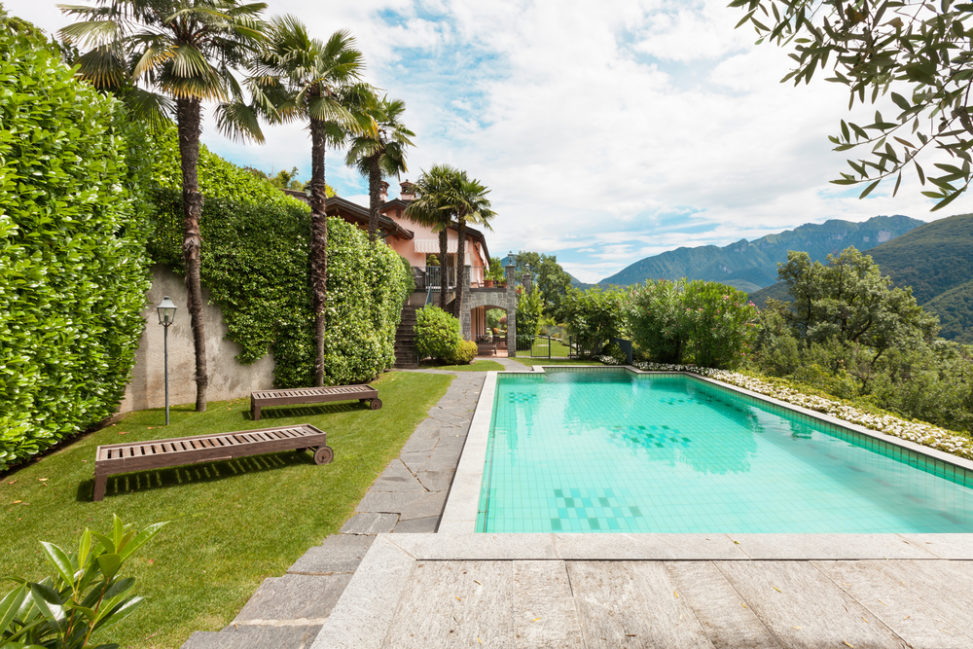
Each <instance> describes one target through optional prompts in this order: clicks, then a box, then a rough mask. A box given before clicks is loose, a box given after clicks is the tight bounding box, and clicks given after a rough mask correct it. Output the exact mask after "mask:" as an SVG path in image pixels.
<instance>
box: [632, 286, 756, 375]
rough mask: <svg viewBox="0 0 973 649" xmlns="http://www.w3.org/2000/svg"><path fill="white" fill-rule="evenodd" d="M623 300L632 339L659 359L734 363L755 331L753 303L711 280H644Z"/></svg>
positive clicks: (715, 364) (717, 364)
mask: <svg viewBox="0 0 973 649" xmlns="http://www.w3.org/2000/svg"><path fill="white" fill-rule="evenodd" d="M629 305H630V306H629V308H628V312H627V315H628V323H629V328H630V330H631V332H632V337H633V339H634V342H635V344H636V345H638V347H639V348H640V349H641V350H642V351H643V352H644V353H646V354H647V355H648V358H649V360H652V361H655V362H659V363H683V362H693V363H695V364H696V365H700V366H703V367H719V368H729V367H735V366H736V365H738V364H739V363H740V362H741V361H742V360H743V358H744V357H745V354H746V350H747V349H748V348H749V344H750V342H751V340H752V339H753V336H754V333H755V332H754V320H755V319H756V317H757V309H756V307H754V306H753V304H752V303H749V302H748V301H747V296H746V295H745V294H744V293H743V292H741V291H738V290H736V289H735V288H732V287H730V286H726V285H724V284H719V283H716V282H704V281H702V280H692V281H686V280H678V281H675V282H669V281H666V280H659V281H651V280H650V281H647V282H646V283H645V284H644V285H642V286H639V287H637V288H636V289H634V290H633V291H632V293H631V300H630V303H629Z"/></svg>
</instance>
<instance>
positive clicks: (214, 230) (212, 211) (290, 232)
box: [150, 132, 413, 387]
mask: <svg viewBox="0 0 973 649" xmlns="http://www.w3.org/2000/svg"><path fill="white" fill-rule="evenodd" d="M152 148H153V151H154V153H153V160H154V161H155V167H154V169H153V171H152V174H153V179H154V180H155V182H156V183H157V189H156V190H155V192H154V194H153V204H154V205H155V208H156V209H155V210H154V212H153V215H152V222H153V225H154V227H153V235H152V240H151V245H150V249H151V250H152V252H153V254H154V256H155V257H156V258H157V259H159V260H161V261H163V262H165V263H167V264H168V265H170V266H172V267H173V268H175V269H177V270H179V271H181V269H182V255H181V252H180V251H181V245H182V212H181V207H180V205H181V202H180V201H181V193H180V191H179V190H178V186H179V185H178V184H177V183H179V182H180V177H179V175H178V174H179V167H178V160H179V158H178V153H177V151H176V142H175V139H174V134H173V133H172V132H169V133H166V134H164V135H163V136H159V137H156V138H154V139H153V141H152ZM199 167H200V186H201V187H202V190H203V194H204V195H205V197H206V198H205V202H204V203H203V214H202V217H201V218H200V232H201V234H202V236H203V242H204V243H203V248H202V269H201V274H202V281H203V286H204V287H206V288H207V289H208V290H209V291H210V295H211V297H212V299H213V301H214V302H215V303H216V304H218V305H219V306H220V308H221V309H222V312H223V318H224V320H225V322H226V325H227V332H228V337H229V338H230V339H231V340H233V341H235V342H237V343H239V344H240V346H241V348H242V349H241V352H240V355H239V357H238V360H240V362H243V363H251V362H254V361H256V360H257V359H259V358H261V357H263V356H264V355H266V354H267V353H268V352H269V353H272V354H273V356H274V363H275V364H274V383H275V385H277V386H278V387H295V386H301V385H311V381H312V378H313V375H314V372H313V367H314V333H313V317H312V314H311V295H310V289H309V288H308V276H309V273H310V261H309V248H308V237H309V229H310V221H309V214H310V210H309V208H308V206H307V205H306V204H305V203H303V202H302V201H299V200H296V199H293V198H290V197H289V196H287V195H285V194H284V193H283V192H281V191H280V190H279V189H277V188H276V187H274V186H273V185H272V184H270V183H269V182H268V181H266V180H264V179H261V178H258V177H256V176H254V175H253V174H250V173H248V172H247V171H245V170H244V169H241V168H238V167H235V166H234V165H232V164H230V163H228V162H226V161H225V160H222V159H221V158H219V157H218V156H216V155H214V154H212V153H210V152H209V151H207V150H206V149H205V147H203V148H202V149H201V151H200V165H199ZM406 266H407V264H406V263H404V260H403V259H402V257H401V256H399V255H398V254H397V253H395V252H394V251H393V250H392V249H390V248H389V247H388V246H385V245H377V246H373V245H371V244H370V243H369V242H368V236H367V235H366V234H365V233H363V232H362V231H361V230H359V229H358V228H356V227H355V226H353V225H351V224H349V223H346V222H345V221H342V220H341V219H338V218H329V219H328V284H327V287H328V303H327V318H326V323H325V382H326V383H328V384H343V383H360V382H363V381H368V380H370V379H372V378H373V377H374V376H375V375H376V374H378V373H379V372H381V371H382V370H384V369H386V368H388V367H391V366H392V364H393V363H394V362H395V357H394V345H395V330H396V327H398V323H399V319H400V316H401V312H402V303H403V302H404V301H405V299H406V297H407V296H408V294H409V292H411V291H412V288H413V283H412V271H411V268H409V269H408V271H407V270H406Z"/></svg>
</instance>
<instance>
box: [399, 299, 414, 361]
mask: <svg viewBox="0 0 973 649" xmlns="http://www.w3.org/2000/svg"><path fill="white" fill-rule="evenodd" d="M415 326H416V308H415V307H414V306H412V305H410V304H408V303H406V305H405V306H403V307H402V320H401V321H400V322H399V328H398V329H397V330H396V332H395V366H396V367H418V365H419V352H417V351H416V334H415V331H414V327H415Z"/></svg>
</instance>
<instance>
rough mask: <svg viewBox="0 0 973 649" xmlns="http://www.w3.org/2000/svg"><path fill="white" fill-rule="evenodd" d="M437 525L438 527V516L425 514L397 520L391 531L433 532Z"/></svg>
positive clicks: (408, 532) (410, 532)
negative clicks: (424, 515)
mask: <svg viewBox="0 0 973 649" xmlns="http://www.w3.org/2000/svg"><path fill="white" fill-rule="evenodd" d="M437 527H439V516H427V517H426V518H410V519H408V520H402V521H399V522H398V523H397V524H396V525H395V528H394V529H392V530H391V531H392V532H393V533H394V534H425V533H428V532H435V531H436V528H437Z"/></svg>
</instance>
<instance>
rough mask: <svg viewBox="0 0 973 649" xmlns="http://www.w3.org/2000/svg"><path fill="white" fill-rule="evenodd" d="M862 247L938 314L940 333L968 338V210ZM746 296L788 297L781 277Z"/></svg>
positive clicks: (972, 329)
mask: <svg viewBox="0 0 973 649" xmlns="http://www.w3.org/2000/svg"><path fill="white" fill-rule="evenodd" d="M867 252H868V254H869V255H870V256H871V257H872V259H873V260H874V261H875V263H877V264H878V266H879V268H880V269H881V272H882V274H883V275H888V276H889V277H890V278H891V279H892V283H893V284H894V285H895V286H898V287H901V288H905V287H912V294H913V295H914V296H915V298H916V301H917V302H918V303H919V304H920V305H921V306H922V307H923V308H925V309H926V310H928V311H930V312H932V313H934V314H936V315H938V316H939V318H940V322H941V331H940V336H942V337H943V338H946V339H948V340H957V341H962V342H973V280H971V278H973V214H957V215H955V216H950V217H947V218H945V219H940V220H938V221H933V222H932V223H926V224H924V225H922V226H920V227H918V228H915V229H914V230H912V231H910V232H907V233H906V234H903V235H902V236H900V237H897V238H896V239H893V240H891V241H888V242H886V243H883V244H881V245H879V246H876V247H875V248H872V249H871V250H869V251H867ZM750 298H751V299H752V300H753V301H754V302H755V303H756V304H757V305H758V306H764V305H765V304H766V303H767V300H768V298H774V299H777V300H785V301H786V300H789V299H790V297H789V295H788V293H787V286H786V285H785V284H784V282H778V283H776V284H774V285H772V286H768V287H767V288H764V289H762V290H760V291H756V292H754V293H752V294H751V296H750Z"/></svg>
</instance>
